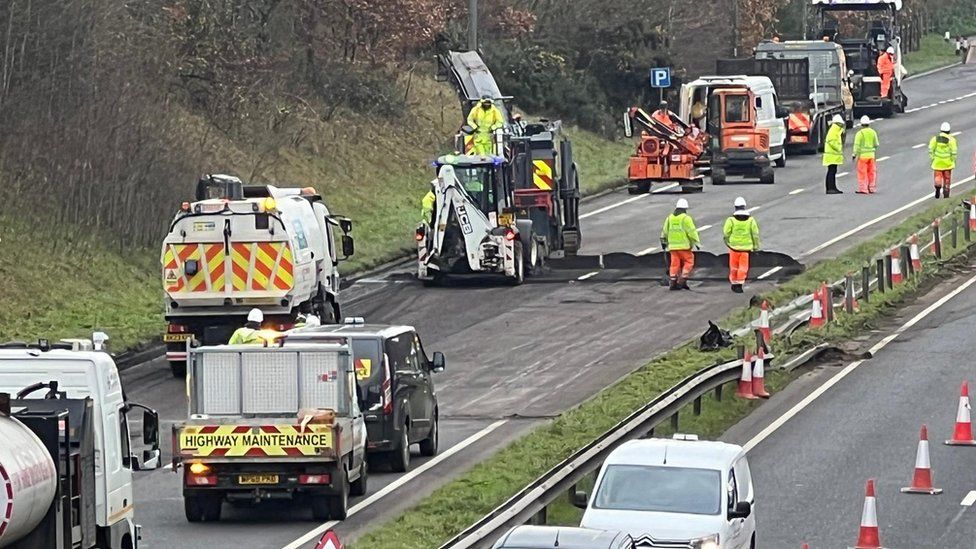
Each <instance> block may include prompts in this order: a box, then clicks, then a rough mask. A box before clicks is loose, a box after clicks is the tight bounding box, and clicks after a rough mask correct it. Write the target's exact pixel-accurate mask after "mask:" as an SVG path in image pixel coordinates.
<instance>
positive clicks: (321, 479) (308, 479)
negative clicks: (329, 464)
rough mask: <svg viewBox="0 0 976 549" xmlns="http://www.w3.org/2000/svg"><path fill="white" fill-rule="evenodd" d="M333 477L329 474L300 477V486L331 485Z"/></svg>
mask: <svg viewBox="0 0 976 549" xmlns="http://www.w3.org/2000/svg"><path fill="white" fill-rule="evenodd" d="M330 482H332V477H331V476H330V475H329V474H328V473H324V474H320V475H298V483H299V484H329V483H330Z"/></svg>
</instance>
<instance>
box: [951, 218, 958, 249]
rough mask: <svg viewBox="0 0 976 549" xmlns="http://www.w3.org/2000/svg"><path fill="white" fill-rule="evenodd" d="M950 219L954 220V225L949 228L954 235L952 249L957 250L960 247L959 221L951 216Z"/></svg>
mask: <svg viewBox="0 0 976 549" xmlns="http://www.w3.org/2000/svg"><path fill="white" fill-rule="evenodd" d="M949 219H951V220H952V225H950V226H949V233H950V234H951V235H952V248H953V249H956V248H958V247H959V220H958V219H956V216H954V215H953V216H950V217H949Z"/></svg>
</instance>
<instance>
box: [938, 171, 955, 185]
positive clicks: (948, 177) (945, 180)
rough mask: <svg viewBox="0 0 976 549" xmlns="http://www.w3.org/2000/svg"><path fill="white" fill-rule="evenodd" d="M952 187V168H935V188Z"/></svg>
mask: <svg viewBox="0 0 976 549" xmlns="http://www.w3.org/2000/svg"><path fill="white" fill-rule="evenodd" d="M942 187H945V188H947V189H948V188H950V187H952V170H935V188H936V189H941V188H942Z"/></svg>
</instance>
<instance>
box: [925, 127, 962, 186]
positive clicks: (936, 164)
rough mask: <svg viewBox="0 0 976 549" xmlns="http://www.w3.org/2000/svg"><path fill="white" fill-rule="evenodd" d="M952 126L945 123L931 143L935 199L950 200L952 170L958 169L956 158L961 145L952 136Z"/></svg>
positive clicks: (930, 151) (930, 154)
mask: <svg viewBox="0 0 976 549" xmlns="http://www.w3.org/2000/svg"><path fill="white" fill-rule="evenodd" d="M951 132H952V125H950V124H949V123H948V122H943V123H942V127H941V128H939V134H938V135H936V136H935V137H933V138H932V140H931V141H929V158H931V159H932V171H933V172H934V173H935V198H936V199H939V198H940V195H941V198H949V190H950V189H951V187H952V170H954V169H955V168H956V157H958V156H959V144H958V143H957V142H956V137H955V136H954V135H952V133H951Z"/></svg>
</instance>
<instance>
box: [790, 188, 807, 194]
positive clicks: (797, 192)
mask: <svg viewBox="0 0 976 549" xmlns="http://www.w3.org/2000/svg"><path fill="white" fill-rule="evenodd" d="M804 191H806V189H796V190H795V191H790V194H800V193H802V192H804Z"/></svg>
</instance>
